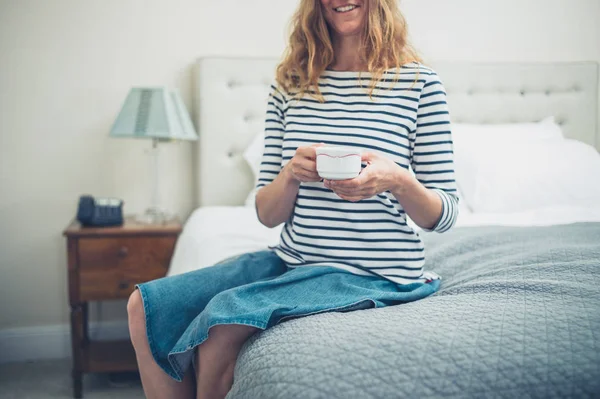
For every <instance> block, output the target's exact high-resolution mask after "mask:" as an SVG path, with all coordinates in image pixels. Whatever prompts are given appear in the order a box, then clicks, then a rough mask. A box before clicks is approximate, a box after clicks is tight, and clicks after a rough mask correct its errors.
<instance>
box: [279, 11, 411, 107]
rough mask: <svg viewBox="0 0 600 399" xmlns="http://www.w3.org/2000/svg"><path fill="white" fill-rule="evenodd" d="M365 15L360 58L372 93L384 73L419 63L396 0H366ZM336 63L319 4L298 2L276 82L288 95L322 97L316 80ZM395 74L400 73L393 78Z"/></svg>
mask: <svg viewBox="0 0 600 399" xmlns="http://www.w3.org/2000/svg"><path fill="white" fill-rule="evenodd" d="M365 6H366V7H367V17H366V21H365V24H364V28H363V34H362V44H361V46H360V48H359V51H360V56H361V59H363V60H364V62H365V65H366V66H367V71H365V72H369V73H371V74H372V77H373V78H372V79H371V84H370V94H372V93H373V90H374V89H375V87H376V85H377V83H378V82H379V80H381V78H382V76H383V74H384V71H386V70H388V69H393V68H399V67H400V66H401V65H404V64H407V63H410V62H421V59H420V58H419V56H418V54H417V52H416V51H415V50H414V48H413V47H412V46H411V45H410V44H409V43H408V29H407V24H406V20H405V18H404V16H403V15H402V13H401V12H400V9H399V8H398V0H365ZM333 61H334V53H333V45H332V43H331V34H330V29H329V26H328V25H327V22H326V20H325V16H324V15H323V8H322V5H321V1H320V0H301V1H300V5H299V7H298V9H297V10H296V12H295V14H294V16H293V17H292V20H291V34H290V38H289V43H288V46H287V49H286V52H285V54H284V57H283V61H282V62H281V63H280V64H279V65H278V67H277V73H276V81H277V83H278V84H279V85H280V86H281V87H283V88H284V89H285V90H286V91H287V92H288V93H292V92H295V93H296V94H298V95H299V96H303V95H304V94H305V93H309V94H311V95H315V97H317V98H319V99H321V101H322V95H321V92H320V90H319V85H318V80H319V76H321V74H322V73H323V72H324V71H325V70H326V69H327V67H329V66H330V65H331V63H332V62H333ZM395 75H396V76H398V74H395Z"/></svg>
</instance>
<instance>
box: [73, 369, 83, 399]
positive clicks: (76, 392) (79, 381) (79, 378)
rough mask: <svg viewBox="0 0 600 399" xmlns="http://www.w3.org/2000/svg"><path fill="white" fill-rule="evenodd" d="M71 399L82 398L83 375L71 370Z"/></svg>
mask: <svg viewBox="0 0 600 399" xmlns="http://www.w3.org/2000/svg"><path fill="white" fill-rule="evenodd" d="M73 397H74V398H75V399H81V398H83V374H82V373H81V372H80V371H75V370H73Z"/></svg>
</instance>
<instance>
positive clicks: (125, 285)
mask: <svg viewBox="0 0 600 399" xmlns="http://www.w3.org/2000/svg"><path fill="white" fill-rule="evenodd" d="M127 288H129V282H128V281H121V282H120V283H119V289H120V290H126V289H127Z"/></svg>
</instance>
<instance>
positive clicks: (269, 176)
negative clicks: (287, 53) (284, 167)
mask: <svg viewBox="0 0 600 399" xmlns="http://www.w3.org/2000/svg"><path fill="white" fill-rule="evenodd" d="M285 101H286V100H285V97H284V96H283V94H282V93H281V92H280V91H279V89H277V88H276V87H275V86H274V85H271V92H270V94H269V101H268V104H267V115H266V119H265V140H264V150H263V155H262V160H261V164H260V172H259V174H258V181H257V183H256V188H257V189H260V188H261V187H264V186H266V185H268V184H270V183H271V182H272V181H273V180H275V178H276V177H277V175H278V174H279V172H280V171H281V161H282V156H281V153H282V144H283V133H284V131H285V119H284V107H285Z"/></svg>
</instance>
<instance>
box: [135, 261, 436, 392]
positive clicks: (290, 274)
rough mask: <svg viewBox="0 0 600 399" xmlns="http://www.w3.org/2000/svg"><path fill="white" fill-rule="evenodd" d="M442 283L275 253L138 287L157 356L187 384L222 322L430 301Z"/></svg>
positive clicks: (269, 322) (260, 322)
mask: <svg viewBox="0 0 600 399" xmlns="http://www.w3.org/2000/svg"><path fill="white" fill-rule="evenodd" d="M439 285H440V281H439V280H434V281H432V282H431V283H427V284H423V283H415V284H409V285H398V284H395V283H393V282H391V281H388V280H385V279H383V278H381V277H376V276H360V275H355V274H352V273H350V272H348V271H345V270H341V269H336V268H333V267H323V266H300V267H296V268H290V267H288V266H286V264H285V263H284V262H283V261H282V260H281V259H280V258H279V257H278V256H277V255H276V254H275V253H274V252H272V251H261V252H254V253H248V254H245V255H241V256H237V257H234V258H230V259H227V260H225V261H223V262H221V263H218V264H216V265H214V266H211V267H206V268H202V269H198V270H195V271H192V272H188V273H185V274H180V275H176V276H170V277H164V278H161V279H158V280H154V281H150V282H147V283H144V284H138V285H137V286H136V287H137V288H138V289H139V291H140V294H141V296H142V300H143V303H144V312H145V317H146V333H147V335H148V342H149V344H150V349H151V351H152V355H153V357H154V360H155V361H156V362H157V363H158V365H159V366H160V367H161V368H162V369H163V370H164V371H165V372H166V373H167V374H168V375H170V376H171V377H172V378H173V379H175V380H177V381H181V380H182V379H183V376H184V374H185V373H186V371H187V370H188V369H189V367H190V365H191V364H192V361H193V358H194V355H195V351H196V348H197V346H198V345H200V344H201V343H202V342H203V341H204V340H205V339H206V338H207V337H208V330H209V329H210V328H211V327H212V326H214V325H218V324H243V325H248V326H254V327H257V328H259V329H261V330H265V329H267V328H270V327H272V326H274V325H276V324H278V323H281V322H285V321H286V320H290V319H293V318H298V317H305V316H309V315H314V314H317V313H322V312H332V311H335V312H347V311H352V310H358V309H367V308H375V307H376V308H379V307H385V306H391V305H398V304H401V303H405V302H411V301H415V300H419V299H422V298H425V297H427V296H429V295H431V294H433V293H434V292H436V291H437V290H438V288H439Z"/></svg>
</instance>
